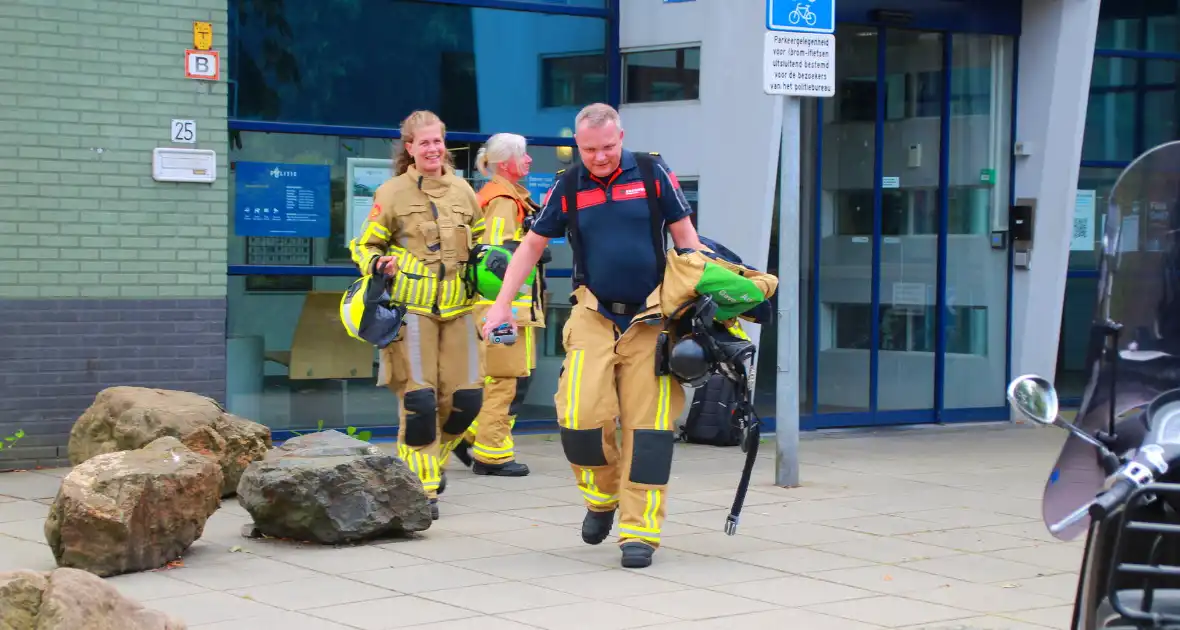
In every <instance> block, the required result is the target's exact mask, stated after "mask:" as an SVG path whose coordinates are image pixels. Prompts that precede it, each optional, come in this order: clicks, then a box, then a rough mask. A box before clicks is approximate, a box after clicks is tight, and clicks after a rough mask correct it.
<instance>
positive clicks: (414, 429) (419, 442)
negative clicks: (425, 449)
mask: <svg viewBox="0 0 1180 630" xmlns="http://www.w3.org/2000/svg"><path fill="white" fill-rule="evenodd" d="M402 404H403V405H405V406H406V433H405V441H406V445H407V446H429V445H430V444H433V443H434V438H435V435H436V433H437V432H438V398H437V397H436V396H435V395H434V390H433V389H419V390H417V391H412V392H407V393H406V395H405V399H404V400H403V401H402Z"/></svg>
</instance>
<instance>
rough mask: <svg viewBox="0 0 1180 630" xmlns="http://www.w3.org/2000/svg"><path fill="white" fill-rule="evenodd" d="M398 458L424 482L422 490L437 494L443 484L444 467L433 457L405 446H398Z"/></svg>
mask: <svg viewBox="0 0 1180 630" xmlns="http://www.w3.org/2000/svg"><path fill="white" fill-rule="evenodd" d="M397 456H398V457H399V458H401V460H402V461H404V462H405V463H406V467H407V468H409V469H410V471H411V472H413V473H414V474H415V475H418V479H420V480H422V489H423V490H425V491H427V492H437V491H438V484H439V483H441V482H442V465H441V462H440V461H439V459H438V458H437V457H435V456H433V455H429V454H427V453H423V452H421V451H415V450H414V449H412V448H410V447H409V446H406V445H405V444H398V445H397Z"/></svg>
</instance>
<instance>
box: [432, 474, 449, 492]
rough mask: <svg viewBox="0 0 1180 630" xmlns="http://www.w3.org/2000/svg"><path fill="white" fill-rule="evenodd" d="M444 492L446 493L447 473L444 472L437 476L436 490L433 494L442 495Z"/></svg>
mask: <svg viewBox="0 0 1180 630" xmlns="http://www.w3.org/2000/svg"><path fill="white" fill-rule="evenodd" d="M446 491H447V471H445V470H444V471H442V473H441V474H440V476H439V479H438V490H435V492H437V493H438V494H440V495H441V494H442V493H444V492H446Z"/></svg>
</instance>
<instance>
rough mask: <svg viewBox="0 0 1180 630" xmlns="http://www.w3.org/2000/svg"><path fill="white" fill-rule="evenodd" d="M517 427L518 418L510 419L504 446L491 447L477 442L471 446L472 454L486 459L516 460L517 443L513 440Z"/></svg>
mask: <svg viewBox="0 0 1180 630" xmlns="http://www.w3.org/2000/svg"><path fill="white" fill-rule="evenodd" d="M515 426H516V416H509V417H508V434H507V435H505V436H504V445H503V446H499V447H496V446H490V445H488V444H484V443H482V442H480V441H479V440H476V441H475V443H474V444H472V445H471V452H472V453H474V454H476V455H481V456H483V457H484V458H485V459H492V460H497V459H499V460H507V459H515V458H516V442H514V441H513V440H512V429H513V428H514V427H515Z"/></svg>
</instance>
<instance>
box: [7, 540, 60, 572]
mask: <svg viewBox="0 0 1180 630" xmlns="http://www.w3.org/2000/svg"><path fill="white" fill-rule="evenodd" d="M56 568H57V561H55V560H54V559H53V552H52V551H50V550H49V546H48V545H46V544H44V543H35V542H29V541H27V540H21V539H19V538H13V537H11V536H5V535H3V534H0V571H15V570H16V569H29V570H32V571H52V570H54V569H56Z"/></svg>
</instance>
